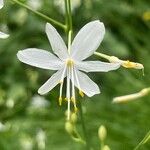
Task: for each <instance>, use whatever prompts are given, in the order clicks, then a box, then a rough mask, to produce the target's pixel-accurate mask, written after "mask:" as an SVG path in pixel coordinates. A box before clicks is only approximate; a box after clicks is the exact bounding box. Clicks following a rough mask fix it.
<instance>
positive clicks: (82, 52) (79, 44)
mask: <svg viewBox="0 0 150 150" xmlns="http://www.w3.org/2000/svg"><path fill="white" fill-rule="evenodd" d="M104 34H105V27H104V24H103V23H102V22H100V21H98V20H96V21H92V22H90V23H88V24H86V25H85V26H84V27H83V28H82V29H81V30H80V31H79V33H78V34H77V35H76V37H75V39H74V40H73V42H72V48H71V56H72V57H73V58H74V59H76V60H84V59H86V58H87V57H89V56H90V55H92V54H93V53H94V51H95V50H96V49H97V48H98V47H99V45H100V43H101V41H102V40H103V37H104Z"/></svg>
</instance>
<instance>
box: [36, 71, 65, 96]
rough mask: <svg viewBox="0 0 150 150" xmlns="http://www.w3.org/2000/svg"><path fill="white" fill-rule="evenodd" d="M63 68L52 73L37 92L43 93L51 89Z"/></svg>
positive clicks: (58, 80)
mask: <svg viewBox="0 0 150 150" xmlns="http://www.w3.org/2000/svg"><path fill="white" fill-rule="evenodd" d="M62 73H63V69H61V70H59V71H57V72H56V73H54V74H53V75H52V76H51V77H50V78H49V79H48V80H47V81H46V82H45V83H44V84H43V85H42V86H41V87H40V88H39V90H38V93H39V94H41V95H43V94H46V93H48V92H49V91H50V90H52V89H53V88H54V87H55V86H56V85H57V84H58V83H59V82H60V80H61V76H62Z"/></svg>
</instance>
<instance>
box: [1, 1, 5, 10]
mask: <svg viewBox="0 0 150 150" xmlns="http://www.w3.org/2000/svg"><path fill="white" fill-rule="evenodd" d="M3 5H4V1H3V0H0V9H1V8H2V7H3Z"/></svg>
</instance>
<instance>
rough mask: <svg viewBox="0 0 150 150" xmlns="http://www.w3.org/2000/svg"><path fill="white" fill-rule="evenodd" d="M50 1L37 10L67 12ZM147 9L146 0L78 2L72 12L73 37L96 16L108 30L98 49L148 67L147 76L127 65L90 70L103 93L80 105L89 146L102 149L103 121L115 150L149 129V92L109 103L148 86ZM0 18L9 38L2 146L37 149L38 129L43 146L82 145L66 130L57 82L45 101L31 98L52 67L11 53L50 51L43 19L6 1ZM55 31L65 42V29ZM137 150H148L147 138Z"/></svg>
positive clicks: (0, 97) (0, 86) (65, 148)
mask: <svg viewBox="0 0 150 150" xmlns="http://www.w3.org/2000/svg"><path fill="white" fill-rule="evenodd" d="M54 1H55V2H56V1H57V0H49V1H48V0H44V1H43V4H42V7H41V8H40V9H39V11H41V12H43V13H44V14H46V15H48V16H50V17H52V18H56V19H57V20H59V21H60V22H64V20H65V17H64V15H63V13H62V12H61V11H60V9H59V8H58V6H55V5H54ZM75 1H76V0H72V2H75ZM149 6H150V2H149V0H122V1H120V0H111V1H110V0H83V1H82V3H81V6H80V7H79V8H76V9H75V10H74V13H73V29H74V34H73V35H74V36H75V35H76V33H77V32H78V31H79V29H80V28H81V27H82V26H83V25H84V24H85V23H87V22H89V21H91V20H94V19H100V20H101V21H102V22H104V24H105V26H106V35H105V38H104V41H103V42H102V45H101V46H100V47H99V49H98V51H100V52H103V53H105V54H108V55H115V56H117V57H119V58H120V59H130V60H132V61H136V62H140V63H142V64H144V66H145V76H144V77H143V76H142V72H140V71H137V70H127V69H124V68H120V69H119V70H117V71H112V72H109V73H105V74H104V73H96V74H94V75H93V74H92V76H91V78H92V79H93V80H94V81H95V82H96V83H98V85H99V86H100V87H101V92H102V94H100V95H97V96H94V97H92V98H90V99H89V98H87V97H85V99H83V101H84V102H83V103H84V107H85V112H84V113H85V114H84V115H85V122H86V126H87V129H88V135H89V137H90V143H91V145H92V146H93V147H94V149H98V147H99V140H98V135H97V130H98V127H99V126H100V125H101V124H104V125H105V126H106V127H107V129H108V131H107V132H108V136H107V141H106V142H107V144H108V145H109V146H110V147H111V149H112V150H131V149H133V148H134V147H136V145H137V144H138V143H139V141H140V140H141V139H142V138H143V137H144V135H145V133H146V132H147V131H149V128H150V121H149V114H150V111H149V106H150V101H149V99H148V96H147V97H144V98H142V99H141V100H140V101H134V102H132V103H128V104H123V105H119V104H118V105H117V104H112V103H111V100H112V98H113V97H114V96H118V95H124V94H129V93H134V92H135V91H139V90H140V89H142V88H145V87H147V86H150V78H149V75H150V65H149V63H150V59H149V57H150V52H149V49H150V42H149V39H150V20H146V19H144V18H143V15H144V13H145V12H147V11H149V10H150V7H149ZM0 20H1V22H0V26H1V29H2V28H3V31H4V30H7V28H6V26H5V24H7V26H8V32H9V33H10V37H9V38H8V39H6V40H1V41H0V122H1V123H0V149H1V150H19V149H25V147H27V146H28V147H27V148H26V149H27V150H30V149H29V148H30V147H31V146H32V149H42V146H41V147H40V146H39V141H38V138H37V135H38V134H40V133H41V132H40V131H41V130H42V132H44V133H45V137H46V141H45V142H46V148H45V149H46V150H49V149H51V150H60V149H61V150H70V149H71V150H77V149H81V150H82V149H84V146H82V145H80V144H77V143H74V142H73V141H72V140H71V138H70V137H69V136H68V134H67V133H66V132H65V127H64V122H65V115H64V112H65V110H66V108H67V104H66V103H64V104H63V106H62V107H59V106H58V87H56V88H55V89H54V90H53V91H52V92H50V93H49V94H48V95H47V96H45V98H46V99H47V102H49V103H50V104H49V105H46V106H40V107H38V106H36V105H35V104H33V103H32V101H33V96H35V95H37V90H38V88H39V87H40V86H41V85H42V84H43V83H44V82H45V81H46V80H47V79H48V78H49V76H50V75H51V74H52V72H49V71H45V70H41V69H37V68H33V67H30V66H28V65H24V64H22V63H20V62H19V61H18V60H17V58H16V53H17V51H18V50H21V49H24V48H28V47H36V48H41V49H46V50H49V51H52V50H51V48H50V45H49V42H48V39H47V37H46V34H45V32H44V31H45V23H46V22H45V21H44V20H42V19H41V18H39V17H37V16H35V15H34V14H33V13H31V12H29V11H27V10H25V9H24V8H20V7H19V6H17V5H15V4H14V3H11V2H10V1H6V2H5V7H4V8H3V9H2V10H0ZM58 31H59V32H60V33H61V35H62V36H63V37H64V39H65V40H66V36H65V34H64V32H63V30H61V29H60V28H58ZM94 57H95V56H93V58H94ZM96 59H99V58H97V57H96ZM79 124H80V122H78V125H79ZM79 131H80V125H79ZM81 134H82V132H81ZM41 141H42V140H41ZM140 148H141V150H149V149H150V143H148V142H147V143H145V145H143V146H141V147H140Z"/></svg>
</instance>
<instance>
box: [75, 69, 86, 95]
mask: <svg viewBox="0 0 150 150" xmlns="http://www.w3.org/2000/svg"><path fill="white" fill-rule="evenodd" d="M74 74H75V78H76V80H77V85H78V88H79V94H80V96H81V97H84V93H83V91H82V90H81V86H80V83H79V79H78V75H77V72H76V69H74Z"/></svg>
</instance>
